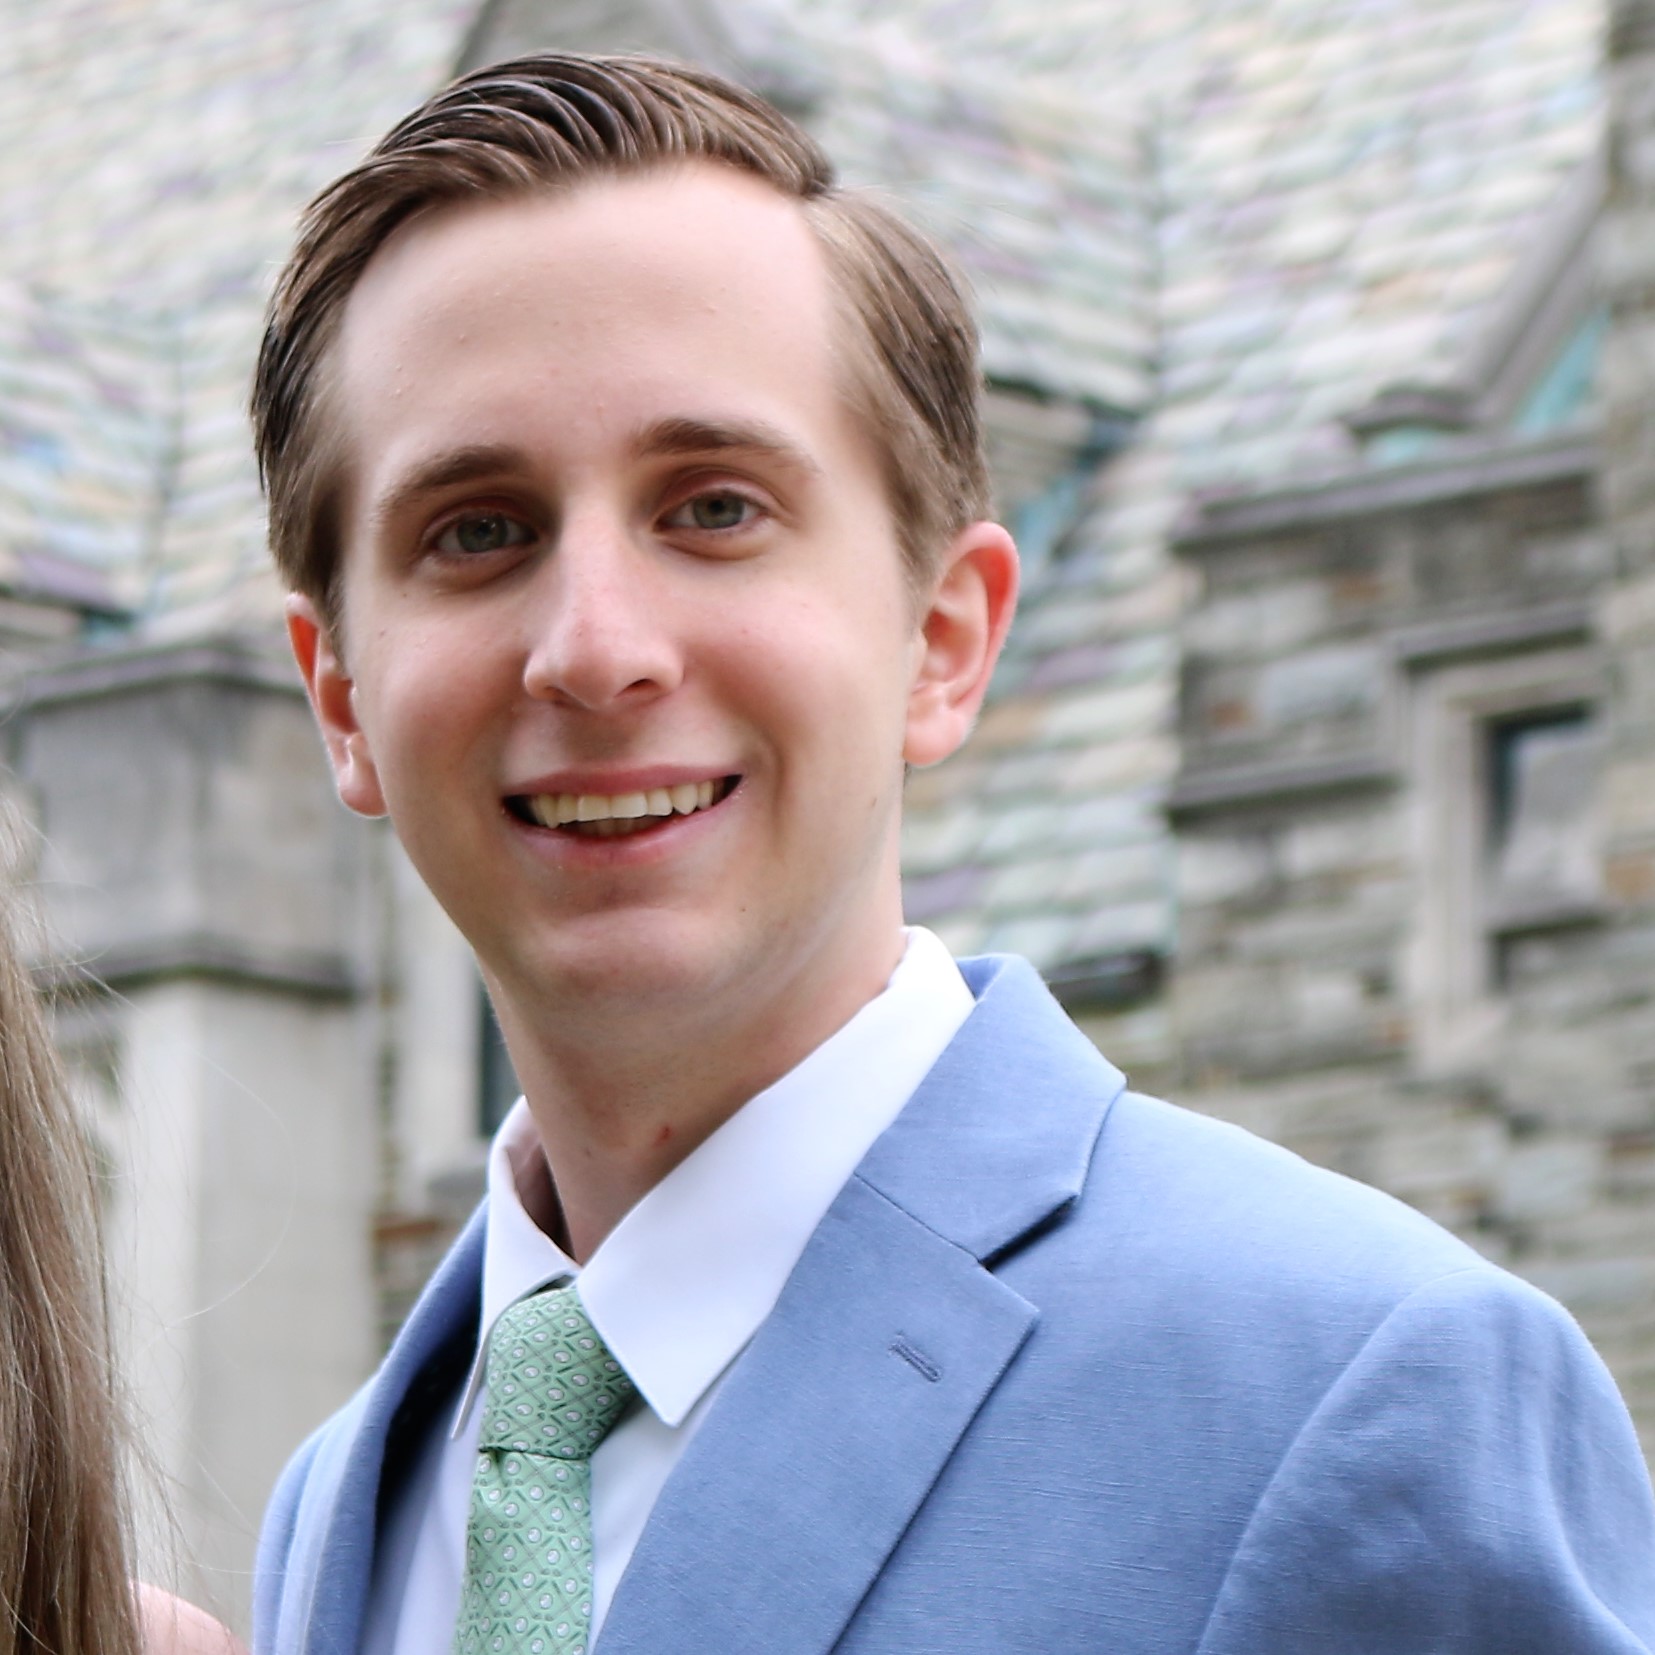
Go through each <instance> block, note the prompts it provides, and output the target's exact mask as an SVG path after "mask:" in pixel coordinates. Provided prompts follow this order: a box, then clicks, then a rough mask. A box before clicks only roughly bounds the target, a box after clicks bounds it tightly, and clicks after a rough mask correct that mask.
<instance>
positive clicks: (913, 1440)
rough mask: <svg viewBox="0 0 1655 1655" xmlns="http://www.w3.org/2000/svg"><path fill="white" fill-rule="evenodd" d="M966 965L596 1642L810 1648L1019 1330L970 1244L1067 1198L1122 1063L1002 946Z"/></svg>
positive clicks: (670, 1494) (657, 1518) (705, 1430)
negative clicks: (923, 1066) (941, 1024)
mask: <svg viewBox="0 0 1655 1655" xmlns="http://www.w3.org/2000/svg"><path fill="white" fill-rule="evenodd" d="M968 980H971V981H972V987H973V989H974V990H976V991H977V993H978V1005H977V1009H976V1011H974V1012H973V1014H972V1016H971V1017H970V1018H969V1019H968V1020H967V1022H966V1024H965V1026H964V1028H963V1029H962V1030H961V1032H960V1034H959V1036H957V1037H956V1039H955V1041H954V1042H953V1044H952V1045H951V1046H950V1047H949V1049H948V1051H947V1052H946V1053H945V1054H944V1056H943V1058H942V1060H941V1061H940V1062H939V1063H938V1064H937V1066H936V1068H935V1069H934V1070H933V1071H932V1073H931V1074H930V1075H929V1076H928V1077H927V1079H926V1081H925V1083H924V1085H923V1086H922V1087H921V1088H920V1090H919V1091H918V1092H917V1093H916V1094H915V1095H914V1097H913V1099H912V1100H910V1102H909V1104H908V1107H907V1108H906V1109H905V1110H904V1111H903V1113H902V1115H901V1116H900V1117H899V1118H898V1120H897V1122H896V1123H895V1124H894V1125H893V1126H892V1127H891V1129H890V1130H889V1131H888V1132H887V1133H885V1134H884V1136H882V1137H881V1138H880V1140H879V1142H878V1143H877V1144H876V1145H875V1146H874V1148H873V1149H872V1150H871V1151H870V1152H869V1154H868V1156H867V1157H866V1159H865V1160H864V1162H863V1164H862V1166H861V1167H860V1168H859V1169H858V1172H857V1174H856V1175H855V1176H854V1177H853V1178H852V1179H851V1181H850V1182H849V1183H848V1184H847V1185H846V1187H845V1189H844V1190H843V1191H842V1192H841V1194H840V1196H839V1198H838V1200H837V1201H836V1202H835V1203H834V1205H833V1207H832V1209H831V1210H830V1211H829V1213H828V1215H827V1217H826V1218H825V1219H824V1220H823V1221H822V1224H821V1225H820V1227H819V1228H818V1229H817V1231H816V1233H815V1235H814V1236H812V1238H811V1240H810V1243H809V1245H808V1246H807V1247H806V1249H805V1252H804V1254H803V1256H802V1257H801V1258H800V1261H799V1264H798V1266H797V1268H796V1269H795V1270H794V1272H793V1274H792V1276H791V1277H790V1278H789V1280H788V1283H787V1286H786V1287H785V1289H784V1290H783V1292H782V1296H781V1298H780V1300H779V1301H778V1302H777V1305H776V1308H775V1310H774V1311H773V1312H772V1313H771V1315H770V1317H769V1318H768V1319H767V1320H766V1322H765V1324H764V1326H763V1327H762V1328H761V1329H760V1330H759V1332H758V1334H757V1335H756V1336H755V1338H754V1339H753V1342H752V1343H751V1344H750V1345H749V1346H748V1348H747V1350H746V1352H744V1354H743V1355H742V1357H741V1358H740V1359H739V1360H738V1362H737V1364H736V1366H735V1367H734V1368H733V1369H732V1370H731V1371H730V1374H729V1376H728V1378H727V1379H726V1381H725V1383H724V1386H723V1388H722V1390H721V1391H720V1393H719V1396H718V1399H717V1402H716V1403H715V1404H714V1406H713V1408H712V1409H711V1411H710V1412H709V1414H708V1416H707V1418H706V1421H705V1422H704V1424H703V1425H702V1427H701V1429H700V1431H699V1432H698V1433H697V1435H696V1437H695V1440H694V1442H693V1443H692V1444H691V1445H690V1447H689V1449H688V1450H687V1451H686V1453H685V1455H684V1458H683V1460H682V1461H681V1462H680V1464H679V1466H678V1468H677V1470H676V1471H675V1472H674V1473H673V1475H672V1477H671V1478H670V1479H669V1480H668V1482H667V1485H666V1487H665V1488H664V1489H663V1491H662V1493H661V1497H660V1499H659V1500H658V1502H657V1504H656V1507H655V1510H654V1512H653V1513H652V1515H651V1517H650V1520H649V1523H648V1524H647V1526H646V1527H645V1529H644V1532H643V1535H642V1537H641V1539H640V1540H639V1543H638V1548H637V1550H636V1551H635V1552H634V1553H633V1556H632V1560H631V1562H630V1564H629V1565H628V1567H627V1570H626V1573H625V1576H624V1577H623V1579H622V1581H621V1585H620V1588H619V1590H618V1591H617V1593H616V1596H615V1600H614V1603H613V1604H612V1606H611V1608H610V1611H609V1616H608V1618H607V1620H606V1621H605V1623H604V1627H603V1631H602V1633H601V1634H600V1638H599V1651H600V1655H666V1652H669V1651H678V1650H683V1649H717V1650H719V1651H720V1652H721V1655H817V1652H820V1651H823V1650H827V1649H830V1648H831V1647H832V1646H833V1644H834V1643H835V1642H837V1640H838V1639H839V1637H840V1635H841V1633H842V1632H843V1630H844V1627H845V1625H846V1623H847V1622H848V1621H849V1619H850V1618H851V1616H852V1615H853V1614H854V1613H855V1611H856V1607H857V1605H858V1604H859V1603H860V1602H861V1601H862V1599H863V1597H864V1596H865V1595H866V1594H867V1592H868V1589H869V1588H870V1586H871V1585H872V1584H873V1582H874V1580H875V1579H876V1578H877V1576H878V1574H879V1571H880V1569H881V1567H882V1566H883V1564H884V1562H885V1559H886V1558H887V1557H888V1556H889V1554H890V1552H891V1551H892V1549H893V1548H894V1547H895V1546H896V1544H897V1542H898V1541H899V1539H900V1538H901V1536H902V1533H903V1531H904V1530H905V1529H906V1528H907V1526H908V1524H909V1523H910V1522H911V1520H912V1518H913V1515H914V1513H915V1511H916V1510H917V1509H918V1507H919V1505H920V1504H921V1502H922V1501H923V1500H924V1499H925V1496H926V1494H927V1492H928V1491H929V1490H930V1488H931V1486H932V1484H933V1483H934V1482H935V1480H936V1478H937V1476H938V1475H939V1474H940V1472H941V1471H942V1468H943V1467H944V1465H945V1464H946V1463H947V1461H948V1458H949V1456H950V1454H951V1453H952V1452H953V1450H954V1447H955V1445H956V1443H957V1442H958V1441H959V1439H960V1436H961V1435H962V1433H963V1432H964V1431H965V1430H966V1428H967V1427H968V1425H969V1424H970V1422H971V1420H972V1418H973V1416H974V1415H975V1414H976V1413H977V1410H978V1409H979V1408H980V1407H981V1406H982V1404H983V1402H984V1400H985V1399H986V1398H987V1397H988V1395H989V1394H990V1393H991V1392H992V1391H993V1388H994V1386H995V1385H996V1384H997V1383H998V1381H999V1379H1000V1377H1001V1375H1002V1374H1003V1373H1004V1372H1005V1371H1006V1369H1007V1367H1008V1366H1009V1365H1010V1363H1011V1362H1012V1360H1013V1359H1014V1357H1015V1356H1016V1354H1017V1351H1018V1350H1019V1348H1020V1347H1021V1345H1022V1344H1023V1341H1024V1340H1025V1339H1026V1338H1027V1337H1028V1334H1029V1331H1030V1329H1031V1328H1032V1326H1033V1325H1034V1322H1035V1320H1036V1317H1037V1314H1038V1310H1037V1307H1036V1306H1033V1305H1031V1304H1029V1303H1028V1302H1027V1301H1026V1300H1024V1299H1023V1298H1021V1297H1020V1296H1019V1295H1018V1294H1017V1293H1015V1292H1013V1291H1012V1290H1011V1289H1010V1288H1009V1287H1007V1286H1005V1284H1004V1283H1002V1282H1001V1281H999V1280H998V1279H997V1278H996V1277H995V1276H994V1275H993V1274H992V1273H991V1271H990V1270H989V1269H986V1268H985V1267H984V1261H985V1260H986V1261H993V1260H994V1259H996V1258H998V1257H1001V1256H1004V1255H1005V1254H1006V1253H1007V1252H1008V1251H1009V1250H1011V1249H1012V1248H1014V1247H1015V1246H1016V1245H1017V1244H1018V1243H1019V1242H1020V1241H1021V1240H1022V1239H1023V1238H1025V1237H1027V1236H1028V1235H1029V1234H1031V1233H1032V1232H1034V1231H1036V1230H1038V1229H1039V1228H1040V1227H1042V1226H1044V1225H1046V1224H1048V1223H1050V1222H1052V1221H1053V1220H1054V1218H1055V1217H1056V1216H1057V1215H1058V1214H1060V1213H1061V1211H1062V1210H1063V1209H1064V1207H1065V1206H1067V1205H1068V1204H1069V1203H1070V1202H1072V1201H1073V1200H1074V1198H1075V1197H1076V1195H1077V1194H1078V1193H1079V1190H1080V1187H1081V1184H1082V1182H1083V1180H1084V1178H1085V1173H1086V1167H1087V1165H1088V1162H1089V1160H1090V1156H1091V1152H1092V1148H1093V1146H1094V1144H1095V1142H1096V1139H1097V1134H1098V1131H1099V1129H1100V1128H1101V1126H1102V1123H1103V1119H1104V1116H1105V1115H1106V1113H1107V1111H1108V1108H1109V1105H1110V1103H1111V1102H1112V1101H1113V1099H1114V1097H1115V1096H1116V1094H1117V1093H1118V1092H1119V1091H1120V1090H1121V1087H1122V1084H1123V1082H1122V1081H1121V1077H1120V1075H1119V1074H1118V1073H1117V1072H1116V1071H1114V1070H1113V1069H1111V1068H1110V1067H1109V1066H1108V1065H1107V1064H1105V1063H1104V1062H1103V1061H1102V1059H1100V1058H1099V1056H1098V1054H1097V1052H1096V1049H1095V1048H1093V1047H1092V1046H1091V1045H1090V1043H1089V1042H1087V1041H1086V1040H1085V1038H1084V1037H1083V1036H1081V1035H1080V1034H1079V1033H1078V1032H1077V1031H1075V1030H1074V1028H1073V1026H1072V1025H1071V1024H1070V1023H1069V1022H1068V1020H1067V1018H1065V1017H1064V1016H1063V1014H1062V1012H1061V1011H1059V1010H1058V1008H1057V1007H1056V1005H1055V1003H1054V1002H1052V1001H1051V999H1050V997H1049V996H1048V995H1047V994H1046V991H1045V989H1044V987H1043V986H1042V985H1041V983H1040V982H1039V979H1038V978H1037V977H1035V975H1034V973H1033V972H1032V971H1031V970H1029V968H1027V967H1025V966H1022V965H1021V964H1020V962H976V963H975V965H974V968H973V969H972V970H969V971H968Z"/></svg>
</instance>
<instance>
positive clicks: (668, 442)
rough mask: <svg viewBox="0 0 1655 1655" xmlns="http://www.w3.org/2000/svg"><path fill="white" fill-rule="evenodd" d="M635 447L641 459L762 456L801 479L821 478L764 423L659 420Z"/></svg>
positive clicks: (781, 435) (810, 462)
mask: <svg viewBox="0 0 1655 1655" xmlns="http://www.w3.org/2000/svg"><path fill="white" fill-rule="evenodd" d="M634 447H635V449H636V452H637V453H638V454H639V455H640V456H641V457H642V458H644V459H658V458H670V457H672V456H674V455H691V454H735V453H740V454H762V455H765V456H766V457H768V458H770V459H773V460H777V461H779V462H780V463H781V464H783V465H785V466H787V467H789V468H790V469H791V470H794V471H797V472H799V473H800V474H801V475H803V476H806V477H819V476H821V475H822V468H821V467H820V466H819V465H818V464H817V463H816V462H815V461H814V460H813V459H811V457H810V456H809V454H807V453H806V452H805V451H804V449H802V448H801V447H800V446H799V445H798V444H797V443H796V442H794V441H793V439H792V438H791V437H789V436H788V435H787V433H786V432H785V431H783V430H781V428H780V427H779V426H774V425H767V424H766V423H765V422H764V421H763V420H735V421H729V422H726V421H723V420H702V419H684V418H680V419H666V420H658V421H657V422H656V423H655V424H653V425H650V426H647V427H646V428H645V429H644V430H643V431H642V432H640V433H639V435H638V437H637V438H636V440H635V442H634Z"/></svg>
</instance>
